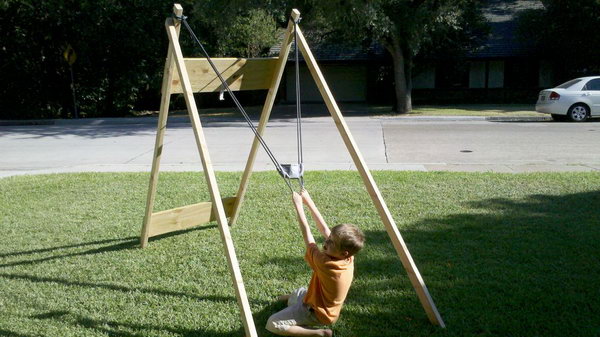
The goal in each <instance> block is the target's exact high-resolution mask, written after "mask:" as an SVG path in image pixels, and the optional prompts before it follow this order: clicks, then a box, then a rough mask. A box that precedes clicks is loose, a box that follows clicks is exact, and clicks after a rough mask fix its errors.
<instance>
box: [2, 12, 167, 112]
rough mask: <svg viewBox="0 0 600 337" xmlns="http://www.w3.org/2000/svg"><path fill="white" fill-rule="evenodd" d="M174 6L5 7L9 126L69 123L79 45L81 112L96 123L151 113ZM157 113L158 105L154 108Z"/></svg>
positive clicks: (4, 70)
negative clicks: (69, 58)
mask: <svg viewBox="0 0 600 337" xmlns="http://www.w3.org/2000/svg"><path fill="white" fill-rule="evenodd" d="M171 6H172V5H171V4H168V3H164V2H157V1H151V0H138V1H131V2H127V3H121V2H115V1H111V0H94V1H89V0H81V1H72V0H41V1H32V0H31V1H25V0H6V1H4V2H2V5H1V6H0V11H1V14H0V15H1V16H2V18H3V19H2V20H1V21H0V27H1V28H0V32H1V33H0V34H1V39H0V41H1V44H2V46H1V47H0V59H1V60H2V65H1V67H2V71H1V73H2V79H1V80H2V82H3V83H5V84H7V85H5V86H3V87H2V91H1V92H0V104H1V105H2V107H3V111H2V117H3V118H31V117H59V116H60V117H68V116H70V115H71V113H72V112H71V111H69V109H70V108H68V107H72V105H73V104H72V98H71V90H70V74H69V67H68V64H67V63H66V62H65V61H64V60H63V56H62V53H63V51H64V50H65V47H66V46H67V45H69V44H70V45H72V46H73V48H74V50H75V52H76V54H77V61H76V62H75V64H74V65H73V71H74V75H75V89H76V91H77V97H78V100H79V106H80V109H81V110H82V111H83V113H84V114H86V115H87V116H89V117H93V116H99V115H103V116H117V115H122V114H124V113H126V112H128V111H129V110H131V109H133V108H144V107H145V106H146V105H147V104H148V103H150V102H147V101H146V99H147V98H148V97H156V96H157V95H156V91H158V90H160V89H159V88H160V76H161V74H160V73H161V71H162V63H163V62H164V61H163V59H164V51H165V50H166V39H165V33H164V28H163V25H162V22H163V21H164V18H165V16H166V15H167V14H168V13H169V12H170V10H171V8H170V7H171ZM151 103H152V105H153V104H154V101H152V102H151Z"/></svg>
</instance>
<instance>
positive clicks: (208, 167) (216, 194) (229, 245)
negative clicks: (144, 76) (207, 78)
mask: <svg viewBox="0 0 600 337" xmlns="http://www.w3.org/2000/svg"><path fill="white" fill-rule="evenodd" d="M167 34H168V36H169V40H170V42H171V43H172V44H173V56H174V59H175V65H176V68H177V72H178V73H179V78H181V83H182V86H183V97H184V98H185V103H186V106H187V109H188V114H189V116H190V121H191V122H192V129H193V130H194V139H195V140H196V145H197V147H198V152H199V154H200V161H201V162H202V166H203V167H204V178H205V180H206V183H207V185H208V191H209V193H210V199H211V200H212V205H213V208H214V210H215V213H216V218H217V219H216V220H217V223H218V225H219V226H218V227H219V232H220V233H221V241H222V242H223V249H224V251H225V256H226V258H227V264H228V266H229V273H230V275H231V280H232V283H233V287H234V289H235V292H236V298H237V302H238V306H239V308H240V315H241V318H242V323H243V325H244V331H245V334H246V336H247V337H258V333H257V332H256V327H255V326H254V319H253V318H252V310H251V309H250V303H249V302H248V296H247V295H246V288H245V287H244V281H243V279H242V272H241V271H240V265H239V263H238V260H237V256H236V254H235V247H234V245H233V239H232V238H231V233H230V231H229V225H228V223H227V217H226V216H225V209H224V207H223V203H222V199H221V192H220V191H219V186H218V184H217V178H216V177H215V172H214V170H213V166H212V161H211V159H210V155H209V153H208V147H207V146H206V138H205V137H204V130H203V129H202V123H200V117H199V116H198V107H197V106H196V101H195V100H194V92H193V91H192V85H191V83H190V80H189V77H188V72H187V68H186V67H185V61H184V58H183V52H182V51H181V46H180V45H179V41H178V35H177V30H176V28H175V26H174V25H172V24H171V25H167Z"/></svg>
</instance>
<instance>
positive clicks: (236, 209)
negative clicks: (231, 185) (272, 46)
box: [229, 9, 300, 225]
mask: <svg viewBox="0 0 600 337" xmlns="http://www.w3.org/2000/svg"><path fill="white" fill-rule="evenodd" d="M299 17H300V12H299V11H298V10H297V9H294V10H292V17H291V19H290V21H289V22H288V26H287V30H286V32H285V35H284V38H283V43H282V44H281V50H280V51H279V58H278V63H277V66H276V67H275V72H274V74H273V79H272V80H271V86H270V87H269V92H268V94H267V98H266V99H265V105H264V106H263V109H262V112H261V115H260V120H259V122H258V127H257V129H256V130H257V131H258V134H260V135H261V136H262V135H263V133H264V131H265V128H266V127H267V122H268V121H269V117H270V116H271V110H272V109H273V103H274V102H275V96H276V95H277V89H278V88H279V84H280V82H281V77H282V75H283V71H284V70H285V65H286V63H287V58H288V55H289V53H290V48H291V45H292V39H293V35H292V32H293V31H294V22H295V21H296V20H298V18H299ZM259 144H260V143H259V141H258V137H256V136H255V137H254V141H253V143H252V147H251V148H250V154H249V155H248V161H247V162H246V168H245V169H244V174H243V175H242V180H241V181H240V187H239V189H238V192H237V194H236V200H235V204H233V213H232V215H231V218H230V222H229V224H230V225H233V224H235V222H236V221H237V219H238V216H239V215H240V209H241V206H242V202H243V200H244V196H245V194H246V190H247V188H248V182H249V179H250V175H251V174H252V168H253V166H254V160H255V159H256V154H257V151H258V147H259Z"/></svg>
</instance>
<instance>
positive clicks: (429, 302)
mask: <svg viewBox="0 0 600 337" xmlns="http://www.w3.org/2000/svg"><path fill="white" fill-rule="evenodd" d="M298 44H299V48H300V51H301V52H302V55H303V56H304V59H305V60H306V64H307V65H308V69H309V70H310V73H311V75H312V77H313V79H314V80H315V83H316V84H317V87H318V89H319V92H320V93H321V96H323V99H324V100H325V105H326V106H327V109H328V110H329V113H330V114H331V117H332V118H333V120H334V121H335V125H336V127H337V129H338V131H339V133H340V136H341V137H342V140H343V141H344V144H345V145H346V148H347V149H348V153H350V156H351V157H352V160H353V161H354V165H355V166H356V169H357V170H358V172H359V173H360V176H361V177H362V179H363V183H364V185H365V187H366V188H367V191H368V192H369V195H370V196H371V200H373V204H374V205H375V208H376V209H377V212H378V213H379V217H380V218H381V221H382V222H383V224H384V225H385V229H386V231H387V233H388V235H389V237H390V239H391V241H392V243H393V245H394V248H395V249H396V253H397V254H398V257H399V258H400V261H401V262H402V265H403V266H404V269H405V270H406V272H407V274H408V278H409V279H410V281H411V283H412V285H413V287H414V288H415V291H416V293H417V296H418V297H419V300H420V301H421V305H422V306H423V309H425V312H426V313H427V317H428V318H429V321H430V322H431V323H433V324H436V325H439V326H441V327H445V324H444V321H443V320H442V317H441V316H440V314H439V312H438V310H437V308H436V306H435V303H434V302H433V299H432V298H431V296H430V295H429V290H427V286H426V285H425V281H423V278H422V277H421V273H420V272H419V270H418V269H417V265H416V264H415V262H414V261H413V258H412V256H411V254H410V251H409V250H408V247H407V246H406V243H405V242H404V239H403V238H402V236H401V235H400V231H399V230H398V227H397V226H396V223H395V222H394V219H393V218H392V215H391V213H390V211H389V210H388V208H387V205H386V203H385V201H384V200H383V196H382V195H381V192H380V191H379V188H378V187H377V184H376V183H375V180H374V179H373V176H372V175H371V172H370V171H369V168H368V167H367V164H366V162H365V160H364V159H363V156H362V154H361V153H360V151H359V149H358V146H357V145H356V142H355V141H354V138H353V137H352V134H351V133H350V129H349V128H348V125H347V124H346V121H345V120H344V117H343V115H342V112H341V111H340V108H339V107H338V105H337V103H336V102H335V99H334V98H333V94H332V93H331V90H330V89H329V86H328V85H327V82H325V78H324V77H323V74H322V73H321V69H319V66H318V65H317V61H316V60H315V58H314V56H313V54H312V52H311V51H310V48H309V47H308V43H307V42H306V39H305V38H304V36H303V34H302V32H301V31H300V28H298Z"/></svg>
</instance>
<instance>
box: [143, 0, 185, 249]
mask: <svg viewBox="0 0 600 337" xmlns="http://www.w3.org/2000/svg"><path fill="white" fill-rule="evenodd" d="M173 13H174V14H175V15H177V16H181V15H182V14H183V7H181V5H179V4H175V5H174V6H173ZM169 24H171V19H170V18H169V19H167V20H166V21H165V26H168V25H169ZM180 28H181V25H177V26H176V27H175V33H176V35H177V37H179V30H180ZM174 72H175V61H174V60H173V43H172V42H169V50H168V51H167V60H166V61H165V67H164V70H163V81H162V87H161V100H160V113H159V115H158V126H157V127H156V139H155V141H154V156H153V157H152V171H151V172H150V182H149V184H148V195H147V198H146V211H145V212H144V223H143V224H142V233H141V235H140V246H141V247H142V248H145V247H146V246H147V245H148V231H149V229H150V228H149V225H150V222H151V221H152V212H153V209H154V198H155V196H156V184H157V183H158V173H159V169H160V158H161V156H162V150H163V140H164V135H165V129H166V127H167V118H168V116H169V102H170V99H171V79H172V78H173V73H174Z"/></svg>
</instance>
